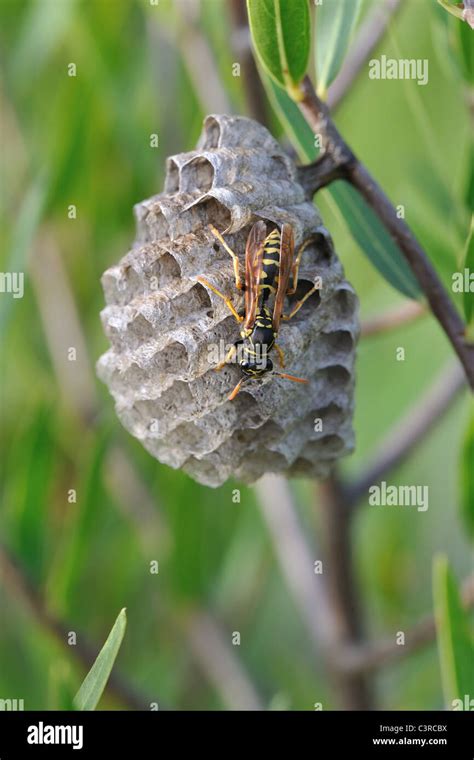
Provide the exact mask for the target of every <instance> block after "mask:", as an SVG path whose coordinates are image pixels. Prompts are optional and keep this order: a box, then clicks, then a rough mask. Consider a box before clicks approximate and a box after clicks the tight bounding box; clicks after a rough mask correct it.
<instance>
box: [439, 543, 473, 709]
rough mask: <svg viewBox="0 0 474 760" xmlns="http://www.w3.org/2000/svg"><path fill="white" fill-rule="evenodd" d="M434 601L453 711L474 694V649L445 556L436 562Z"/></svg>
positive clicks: (446, 687)
mask: <svg viewBox="0 0 474 760" xmlns="http://www.w3.org/2000/svg"><path fill="white" fill-rule="evenodd" d="M433 597H434V606H435V618H436V629H437V634H438V652H439V659H440V664H441V676H442V680H443V691H444V698H445V703H446V706H447V707H454V704H453V703H454V701H455V700H462V701H463V700H464V698H465V696H466V695H469V694H472V689H473V686H474V647H473V644H472V639H471V635H470V631H469V623H468V617H467V614H466V612H465V610H464V609H463V607H462V605H461V600H460V597H459V592H458V589H457V584H456V581H455V579H454V577H453V575H452V573H451V570H450V569H449V565H448V560H447V558H446V557H445V556H438V557H436V558H435V561H434V565H433Z"/></svg>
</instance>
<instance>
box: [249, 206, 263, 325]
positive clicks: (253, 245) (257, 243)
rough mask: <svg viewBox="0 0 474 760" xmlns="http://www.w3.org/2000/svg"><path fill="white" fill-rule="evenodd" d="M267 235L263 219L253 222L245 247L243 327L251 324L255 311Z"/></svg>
mask: <svg viewBox="0 0 474 760" xmlns="http://www.w3.org/2000/svg"><path fill="white" fill-rule="evenodd" d="M266 237H267V225H266V224H265V222H264V221H263V220H260V221H259V222H255V224H254V225H253V227H252V229H251V230H250V233H249V236H248V238H247V245H246V247H245V321H244V329H248V328H250V327H252V326H253V324H254V322H255V314H256V311H257V302H258V290H259V285H260V276H261V274H262V262H263V248H264V244H265V240H266Z"/></svg>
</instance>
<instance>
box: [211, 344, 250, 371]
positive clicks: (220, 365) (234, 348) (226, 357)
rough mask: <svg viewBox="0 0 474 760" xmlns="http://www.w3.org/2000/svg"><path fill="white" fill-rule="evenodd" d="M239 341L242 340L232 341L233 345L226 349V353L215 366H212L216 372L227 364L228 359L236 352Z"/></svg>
mask: <svg viewBox="0 0 474 760" xmlns="http://www.w3.org/2000/svg"><path fill="white" fill-rule="evenodd" d="M239 343H243V341H242V340H238V341H237V343H234V345H233V346H231V348H230V349H229V350H228V352H227V354H226V355H225V358H224V359H223V360H222V361H221V362H220V363H219V364H218V365H217V367H214V369H215V371H216V372H219V371H220V370H221V369H222V367H225V365H226V364H229V362H230V361H232V359H233V358H234V355H235V354H236V353H237V346H238V345H239Z"/></svg>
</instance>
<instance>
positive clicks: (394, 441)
mask: <svg viewBox="0 0 474 760" xmlns="http://www.w3.org/2000/svg"><path fill="white" fill-rule="evenodd" d="M464 384H465V378H464V374H463V372H462V370H461V368H460V367H459V366H458V365H457V364H456V365H454V366H450V367H448V368H447V369H445V370H444V371H443V372H442V374H441V375H440V376H439V377H438V378H437V379H436V380H435V382H434V384H433V386H432V387H431V388H430V389H429V390H428V391H427V392H425V394H424V396H423V400H422V401H419V402H417V403H416V405H415V406H414V408H413V409H410V410H409V411H408V412H407V413H406V414H405V416H404V417H403V418H402V419H401V420H400V421H399V422H398V423H397V424H396V425H395V427H394V428H393V429H392V430H391V431H390V432H389V433H388V434H387V436H386V438H385V439H384V440H383V441H382V442H381V443H380V444H379V445H378V446H377V454H376V456H375V458H374V460H373V462H372V463H371V464H370V465H369V466H368V467H367V469H366V471H365V472H364V473H363V474H362V475H361V476H360V477H359V478H358V479H357V480H355V481H354V482H353V483H351V484H349V485H347V486H345V487H344V492H345V498H346V500H347V501H348V503H349V504H351V505H352V506H354V505H355V504H357V502H358V501H359V500H360V499H361V498H362V497H363V496H365V495H366V494H367V491H368V489H369V488H370V486H372V485H374V484H376V483H377V482H379V481H380V480H381V478H382V477H383V476H384V475H385V474H386V473H387V472H389V471H391V470H393V469H394V468H395V467H397V466H398V465H399V464H400V463H401V462H403V460H404V459H406V458H407V456H408V455H409V453H410V452H411V451H412V449H413V448H414V447H415V446H416V445H417V444H418V443H419V441H420V440H421V439H422V438H424V437H425V435H426V434H427V433H428V432H429V431H430V430H431V428H432V427H433V426H434V425H435V424H436V423H437V422H438V421H439V419H440V417H441V416H442V415H443V414H444V412H446V411H447V409H448V408H449V407H450V406H451V404H452V403H453V401H454V400H455V398H456V397H457V395H458V393H459V391H460V390H461V388H462V387H463V386H464Z"/></svg>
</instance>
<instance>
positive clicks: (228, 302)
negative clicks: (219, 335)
mask: <svg viewBox="0 0 474 760" xmlns="http://www.w3.org/2000/svg"><path fill="white" fill-rule="evenodd" d="M196 279H197V280H198V282H201V283H202V284H203V285H205V286H206V288H210V289H211V290H212V292H213V293H215V294H216V295H218V296H220V298H222V300H223V301H225V304H226V306H227V308H228V309H229V310H230V311H231V312H232V314H233V315H234V317H235V318H236V320H237V322H239V323H240V322H243V321H244V318H243V317H242V316H241V315H240V314H238V313H237V311H236V309H235V306H234V304H233V303H232V301H231V300H230V298H227V296H225V295H224V293H221V291H220V290H217V288H215V287H214V285H211V283H210V282H209V281H208V280H206V278H205V277H197V278H196Z"/></svg>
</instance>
